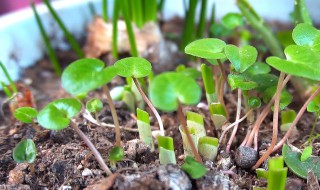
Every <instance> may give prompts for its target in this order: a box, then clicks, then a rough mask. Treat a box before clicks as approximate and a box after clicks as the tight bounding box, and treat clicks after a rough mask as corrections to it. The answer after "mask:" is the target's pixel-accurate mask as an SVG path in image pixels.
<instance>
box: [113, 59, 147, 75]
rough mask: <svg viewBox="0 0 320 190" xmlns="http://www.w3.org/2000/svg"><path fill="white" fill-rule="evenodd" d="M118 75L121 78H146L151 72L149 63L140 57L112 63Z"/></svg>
mask: <svg viewBox="0 0 320 190" xmlns="http://www.w3.org/2000/svg"><path fill="white" fill-rule="evenodd" d="M114 67H116V68H117V70H118V71H117V72H118V75H120V76H122V77H134V78H141V77H146V76H148V75H149V74H150V73H151V71H152V67H151V63H150V62H149V61H147V60H146V59H143V58H140V57H128V58H124V59H120V60H119V61H117V62H115V63H114Z"/></svg>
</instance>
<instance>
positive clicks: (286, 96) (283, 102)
mask: <svg viewBox="0 0 320 190" xmlns="http://www.w3.org/2000/svg"><path fill="white" fill-rule="evenodd" d="M276 90H277V87H276V86H272V87H269V88H267V89H266V90H265V91H264V92H263V102H264V103H268V102H269V101H270V100H271V98H272V97H273V95H274V94H275V93H276ZM291 101H292V95H291V94H290V93H289V92H288V91H287V90H286V89H283V90H282V92H281V95H280V110H283V109H284V108H285V107H287V106H288V105H289V104H290V103H291ZM272 109H273V107H272Z"/></svg>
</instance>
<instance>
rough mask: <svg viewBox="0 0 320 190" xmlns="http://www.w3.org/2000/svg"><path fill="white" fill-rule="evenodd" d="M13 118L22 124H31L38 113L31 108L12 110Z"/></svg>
mask: <svg viewBox="0 0 320 190" xmlns="http://www.w3.org/2000/svg"><path fill="white" fill-rule="evenodd" d="M13 115H14V117H15V118H16V119H17V120H19V121H21V122H23V123H32V122H33V120H34V119H35V118H37V115H38V112H37V110H36V109H34V108H31V107H21V108H17V109H16V110H14V113H13Z"/></svg>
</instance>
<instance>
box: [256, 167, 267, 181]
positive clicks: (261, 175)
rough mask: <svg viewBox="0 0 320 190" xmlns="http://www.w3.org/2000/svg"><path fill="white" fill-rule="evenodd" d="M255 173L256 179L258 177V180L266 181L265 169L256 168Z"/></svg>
mask: <svg viewBox="0 0 320 190" xmlns="http://www.w3.org/2000/svg"><path fill="white" fill-rule="evenodd" d="M256 173H257V177H258V178H265V179H268V175H269V172H268V171H266V170H265V169H262V168H257V169H256Z"/></svg>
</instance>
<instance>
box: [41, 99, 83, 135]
mask: <svg viewBox="0 0 320 190" xmlns="http://www.w3.org/2000/svg"><path fill="white" fill-rule="evenodd" d="M81 107H82V105H81V103H80V102H79V101H78V100H77V99H74V98H62V99H58V100H55V101H53V102H51V103H49V104H48V105H46V106H45V107H44V108H43V109H42V110H41V111H40V112H39V114H38V117H37V119H38V122H39V124H40V125H41V126H43V127H44V128H46V129H50V130H61V129H64V128H66V127H67V126H68V125H69V123H70V119H71V118H72V117H74V116H76V115H77V114H78V113H79V112H80V110H81Z"/></svg>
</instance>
